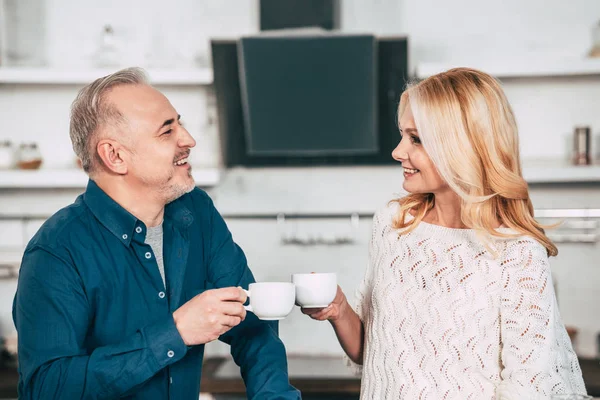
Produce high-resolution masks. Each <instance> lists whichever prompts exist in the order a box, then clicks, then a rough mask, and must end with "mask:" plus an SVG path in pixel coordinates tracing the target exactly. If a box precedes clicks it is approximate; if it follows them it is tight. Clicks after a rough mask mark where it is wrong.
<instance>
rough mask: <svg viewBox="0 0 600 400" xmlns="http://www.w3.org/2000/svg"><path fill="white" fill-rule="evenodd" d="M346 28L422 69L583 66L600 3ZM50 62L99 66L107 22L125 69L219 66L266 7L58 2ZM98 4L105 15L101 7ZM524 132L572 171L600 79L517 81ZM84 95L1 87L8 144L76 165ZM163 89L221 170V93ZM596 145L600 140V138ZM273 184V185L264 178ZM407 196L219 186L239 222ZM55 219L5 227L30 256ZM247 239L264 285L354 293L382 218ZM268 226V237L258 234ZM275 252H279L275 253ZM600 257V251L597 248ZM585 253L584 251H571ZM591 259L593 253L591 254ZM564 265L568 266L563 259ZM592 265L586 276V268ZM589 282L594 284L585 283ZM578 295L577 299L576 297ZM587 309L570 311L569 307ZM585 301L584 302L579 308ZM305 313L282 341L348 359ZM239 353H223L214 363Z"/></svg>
mask: <svg viewBox="0 0 600 400" xmlns="http://www.w3.org/2000/svg"><path fill="white" fill-rule="evenodd" d="M341 3H342V6H343V7H342V14H341V25H342V29H344V30H347V31H363V32H374V33H377V34H385V35H391V34H407V35H408V36H409V38H410V39H409V40H410V52H411V59H410V63H411V65H412V66H413V67H415V66H416V65H417V64H418V63H420V62H424V61H427V62H431V61H449V62H459V63H462V62H463V61H464V62H465V63H466V62H469V61H471V60H474V61H477V62H486V63H491V64H494V63H502V64H504V65H506V64H511V63H514V64H517V65H518V64H523V63H525V64H526V63H527V62H528V60H536V61H539V60H540V59H548V60H549V61H548V62H554V61H553V60H555V59H556V57H558V56H565V57H581V56H583V55H584V54H585V52H586V51H587V50H588V49H589V47H590V46H591V28H592V25H593V24H595V23H597V21H598V20H600V3H599V2H597V1H596V0H579V1H577V2H575V3H567V2H563V1H560V0H552V1H541V0H531V1H528V2H521V1H519V0H508V1H504V2H502V5H501V6H498V4H499V3H495V4H496V5H492V4H491V3H486V2H479V1H476V0H457V1H454V2H451V3H449V2H442V1H433V0H395V1H392V0H371V1H370V2H364V1H362V0H341ZM46 5H47V7H46V10H47V11H46V12H47V26H46V28H47V48H48V52H47V56H48V62H49V64H50V65H51V66H54V67H61V68H67V67H69V68H73V67H77V68H85V67H88V66H90V64H91V58H92V57H93V54H94V51H95V48H96V45H97V43H98V40H99V35H100V32H101V30H102V27H103V25H104V24H107V23H110V24H112V25H113V26H114V28H115V33H116V35H117V38H120V40H121V43H122V54H123V60H124V62H123V64H124V65H142V66H149V62H148V57H147V55H148V54H149V53H151V52H152V51H155V48H154V47H153V43H155V42H156V40H155V39H156V38H158V37H160V38H161V39H162V40H164V41H165V42H166V43H168V46H167V47H168V48H169V49H170V50H169V51H168V52H167V53H166V54H169V57H171V59H172V60H175V61H176V62H175V64H176V65H177V66H179V67H182V68H183V67H190V66H194V65H207V64H208V63H209V62H208V57H209V54H208V52H207V50H208V38H209V37H211V36H231V35H239V34H246V33H252V32H256V31H257V30H258V16H257V2H256V1H247V0H228V1H227V2H221V1H218V0H210V1H201V2H198V1H193V0H177V1H175V2H172V3H170V4H169V5H168V6H166V5H165V3H164V2H160V3H159V2H158V1H157V0H152V1H148V0H145V1H142V0H123V1H117V0H110V1H108V0H103V1H90V0H88V1H76V0H46ZM90 7H92V9H93V12H90V11H88V10H89V8H90ZM504 84H505V88H506V91H507V94H508V96H509V99H510V101H511V102H512V105H513V107H514V109H515V113H516V115H517V118H518V122H519V126H520V128H521V142H522V143H521V144H522V153H523V156H524V158H525V159H528V160H529V159H538V158H545V159H551V160H555V162H556V163H557V164H558V163H560V162H561V161H562V160H564V158H565V157H566V154H567V149H568V144H567V143H568V139H569V135H570V133H571V132H572V129H573V126H574V125H576V124H588V125H590V126H592V128H593V132H594V135H595V136H598V133H599V132H600V114H599V113H598V112H597V110H598V109H600V75H598V74H597V75H595V76H586V77H560V78H557V77H545V78H519V79H507V80H505V81H504ZM77 89H78V87H77V86H70V85H22V84H10V85H1V86H0V116H1V117H2V121H3V128H4V129H3V131H2V133H0V139H4V138H8V139H11V140H13V141H15V142H21V141H36V142H38V143H39V144H40V148H41V150H42V153H43V156H44V167H45V168H66V167H72V166H73V163H74V157H73V154H72V151H71V147H70V142H69V138H68V116H69V106H70V103H71V101H72V100H73V98H74V96H75V94H76V92H77ZM160 89H161V90H163V91H164V93H165V94H166V95H167V96H168V97H169V98H170V99H171V101H172V103H173V104H174V105H175V106H176V108H177V109H178V110H179V111H180V113H181V114H182V115H183V117H184V119H185V122H186V124H187V127H188V128H189V130H190V132H191V133H192V134H193V135H194V137H195V138H196V139H197V141H198V145H197V147H196V149H195V151H194V152H193V154H194V158H193V164H194V165H195V166H196V167H197V168H201V167H203V166H219V165H220V158H219V155H218V149H219V147H218V146H219V145H218V140H217V139H218V138H217V130H216V127H215V125H214V122H213V119H212V118H210V115H211V113H212V112H214V110H211V107H212V106H211V104H212V101H211V93H210V89H209V88H207V87H204V86H190V87H185V86H183V87H182V86H177V87H174V86H165V87H161V88H160ZM596 142H600V140H597V141H596ZM259 177H260V178H261V179H260V182H259ZM400 188H401V175H400V171H399V170H397V169H394V168H389V167H387V168H315V169H308V170H303V169H300V170H296V169H291V170H281V169H271V170H252V171H250V170H245V169H234V170H230V171H226V172H225V174H224V177H223V180H222V183H221V184H220V185H219V186H218V187H216V188H213V189H211V194H212V195H213V196H214V197H215V200H216V204H217V206H218V207H219V208H220V209H221V211H222V212H224V213H227V214H236V213H253V212H261V213H273V214H275V213H277V212H287V213H292V212H312V213H319V212H339V213H347V214H348V216H349V215H350V213H352V212H363V213H370V212H373V211H374V210H375V209H376V208H377V207H380V206H381V205H383V204H384V203H385V201H386V200H388V199H389V198H391V197H392V196H394V193H396V192H398V191H399V190H400ZM599 189H600V187H599V186H598V185H597V184H590V185H568V186H540V187H534V188H533V189H532V195H533V197H534V202H535V203H534V204H535V205H536V206H537V207H540V208H551V207H556V206H557V204H560V205H561V206H563V207H567V206H568V207H595V208H600V190H599ZM79 192H80V191H79V190H60V191H59V190H49V191H37V190H36V191H33V190H1V191H0V210H2V213H3V214H15V215H16V214H23V213H25V214H28V213H30V214H37V215H39V214H45V213H52V212H53V211H54V210H56V209H57V208H59V207H61V206H63V205H66V204H68V203H69V202H71V201H72V199H73V198H74V197H75V196H76V195H77V194H78V193H79ZM41 222H42V221H41V220H33V221H29V222H23V221H15V222H0V247H5V246H11V247H14V246H19V245H22V244H23V242H25V241H26V240H27V238H28V237H30V235H31V234H32V233H33V232H34V231H35V229H36V227H37V226H39V224H40V223H41ZM228 222H229V223H230V226H231V229H232V231H233V233H234V237H235V238H236V239H237V240H238V241H239V242H240V244H242V246H243V247H244V248H245V249H246V252H247V253H248V257H249V261H250V263H251V265H252V267H253V269H254V271H255V274H256V276H257V278H259V279H265V280H270V279H286V280H287V279H288V278H289V275H290V273H292V272H296V271H312V270H324V271H325V270H334V271H337V272H338V275H339V277H340V283H341V284H342V286H343V287H344V289H345V290H346V292H347V293H348V294H349V295H350V294H351V293H352V292H353V290H354V288H355V287H356V285H357V283H358V281H359V279H360V276H361V274H362V271H361V268H362V267H363V266H364V264H365V263H366V256H367V253H366V252H367V242H368V238H369V231H370V220H369V218H368V217H365V218H362V219H361V220H360V225H359V229H358V231H357V232H356V235H357V236H356V243H355V244H354V245H348V246H340V247H339V248H333V249H332V248H328V247H326V246H318V247H315V248H296V247H290V246H282V245H280V244H279V236H278V234H277V232H278V231H277V227H276V226H275V225H274V224H275V222H274V221H272V220H271V221H268V220H265V221H262V222H253V221H248V220H243V221H242V220H238V219H234V218H231V219H229V220H228ZM297 224H298V225H297V226H298V229H300V230H302V231H303V232H314V231H318V230H325V231H326V232H337V231H343V230H344V229H346V228H347V226H348V225H349V219H348V221H346V220H344V219H340V220H337V219H336V220H331V221H325V222H324V223H323V221H321V222H317V221H312V220H311V221H304V222H298V223H297ZM258 230H260V231H261V235H260V241H259V240H258V235H256V232H257V231H258ZM265 244H268V246H265ZM596 249H597V247H596ZM568 255H569V256H570V257H581V256H582V254H569V253H568ZM584 255H585V254H584ZM560 257H561V256H559V258H560ZM569 261H571V262H570V264H571V265H570V267H571V268H572V270H567V269H566V267H565V265H567V264H569V263H566V262H559V263H556V265H557V266H558V267H557V268H558V269H557V268H555V273H556V274H557V276H558V277H559V285H558V288H559V291H561V293H559V296H560V298H561V309H562V308H564V309H563V310H562V311H563V314H564V318H565V320H566V322H568V323H572V324H576V325H578V326H580V327H582V329H583V331H582V337H581V343H580V344H581V346H580V347H581V351H582V353H584V354H587V355H590V354H593V353H594V352H595V345H594V339H593V338H594V335H595V333H596V332H597V331H600V323H598V322H595V321H593V319H594V317H593V315H592V314H591V312H590V311H588V310H591V305H590V307H586V305H588V303H590V302H592V301H595V302H597V301H598V300H600V292H599V291H598V290H597V289H596V286H598V283H600V272H599V271H600V270H598V269H594V268H591V267H590V266H588V267H586V268H579V267H580V265H581V262H579V261H578V259H574V260H569ZM578 268H579V269H578ZM584 281H585V284H583V282H584ZM15 284H16V283H15V281H14V280H12V281H10V280H9V281H7V280H0V336H3V335H6V334H10V332H12V331H13V330H14V327H13V326H12V322H11V318H10V307H11V302H12V297H13V295H14V288H15ZM576 292H577V296H575V293H576ZM570 297H571V299H572V300H573V301H571V302H569V298H570ZM575 297H577V298H575ZM302 317H303V316H301V315H299V313H298V312H297V311H294V313H293V314H292V316H291V317H290V318H288V319H286V320H285V321H283V322H282V328H281V329H282V337H283V338H284V340H285V342H286V344H287V346H288V351H290V352H313V353H321V354H322V353H335V354H340V352H341V350H340V349H339V346H338V345H337V342H336V340H335V337H334V335H333V333H332V331H331V330H330V329H329V327H328V326H327V324H325V323H321V324H319V323H316V322H314V321H310V320H308V319H306V318H302ZM224 351H226V349H225V348H224V347H222V346H219V345H218V344H215V345H213V346H212V347H211V348H209V350H208V353H209V354H210V353H220V352H224Z"/></svg>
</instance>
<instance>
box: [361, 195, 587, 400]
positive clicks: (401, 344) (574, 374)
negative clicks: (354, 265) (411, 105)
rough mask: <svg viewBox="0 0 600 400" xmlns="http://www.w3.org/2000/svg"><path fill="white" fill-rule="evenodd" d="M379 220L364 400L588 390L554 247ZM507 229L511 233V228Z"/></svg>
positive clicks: (542, 395) (366, 287)
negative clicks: (564, 311) (557, 277)
mask: <svg viewBox="0 0 600 400" xmlns="http://www.w3.org/2000/svg"><path fill="white" fill-rule="evenodd" d="M397 209H398V205H397V204H396V203H393V204H391V205H389V206H387V207H385V208H383V209H382V210H380V211H379V212H377V213H376V215H375V217H374V219H373V236H372V240H371V245H370V251H369V260H370V262H369V265H368V267H367V271H366V273H365V277H364V280H363V282H362V283H361V285H360V287H359V288H358V290H357V302H356V307H355V310H356V312H357V313H358V315H359V317H360V319H361V320H362V321H363V323H364V327H365V349H364V360H363V366H362V389H361V398H362V399H411V400H412V399H420V400H425V399H430V400H432V399H436V400H438V399H461V400H464V399H538V398H539V399H547V398H549V397H550V395H551V394H555V393H585V387H584V384H583V379H582V376H581V370H580V367H579V363H578V360H577V356H576V354H575V352H574V351H573V348H572V345H571V342H570V340H569V336H568V334H567V332H566V330H565V327H564V325H563V323H562V321H561V318H560V315H559V311H558V306H557V302H556V296H555V294H554V288H553V285H552V278H551V273H550V266H549V263H548V256H547V253H546V249H545V248H544V247H543V246H542V245H540V244H539V243H538V242H537V241H535V240H534V239H532V238H529V237H524V236H523V237H519V238H511V239H493V241H492V243H493V245H494V247H495V248H496V251H497V253H498V255H497V257H494V255H493V254H492V253H491V252H490V251H489V250H488V249H486V247H485V246H484V245H483V244H482V243H481V241H480V240H479V239H478V237H477V235H476V233H475V231H474V230H470V229H452V228H446V227H441V226H438V225H432V224H428V223H424V222H421V223H420V224H419V225H418V226H417V228H416V229H415V230H413V231H412V232H411V233H408V234H402V235H400V234H399V231H398V230H397V229H394V228H393V227H392V226H391V224H392V219H393V217H394V216H395V215H396V213H397ZM499 231H503V232H505V233H510V232H511V231H510V230H508V229H506V228H500V229H499Z"/></svg>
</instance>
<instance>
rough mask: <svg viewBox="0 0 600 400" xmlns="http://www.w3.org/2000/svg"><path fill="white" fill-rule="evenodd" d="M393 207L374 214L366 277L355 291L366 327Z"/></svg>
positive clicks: (356, 370) (352, 364)
mask: <svg viewBox="0 0 600 400" xmlns="http://www.w3.org/2000/svg"><path fill="white" fill-rule="evenodd" d="M391 208H392V207H391V206H388V207H386V208H384V209H381V210H379V211H378V212H376V213H375V215H374V216H373V223H372V232H371V239H370V241H369V260H368V263H367V266H366V270H365V274H364V277H363V279H362V281H361V282H360V284H359V286H358V288H357V289H356V291H355V293H354V298H355V301H354V306H353V309H354V311H355V312H356V314H358V317H359V318H360V320H361V321H362V323H363V325H364V327H365V329H367V326H366V323H367V320H368V317H369V313H370V311H371V307H372V303H371V295H372V293H373V286H374V275H375V270H376V268H377V265H378V262H379V259H380V248H381V246H382V243H383V240H382V237H383V235H384V234H385V231H386V229H385V227H386V226H389V221H390V220H391V218H392V217H393V215H392V211H391ZM363 340H364V338H363ZM365 346H366V344H365ZM344 359H345V361H346V364H347V365H348V366H349V367H350V368H351V369H352V370H353V371H354V373H355V374H356V375H361V374H362V366H361V365H359V364H356V363H355V362H353V361H352V360H351V359H350V358H349V357H348V356H346V355H345V356H344Z"/></svg>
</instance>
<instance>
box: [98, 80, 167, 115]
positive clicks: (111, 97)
mask: <svg viewBox="0 0 600 400" xmlns="http://www.w3.org/2000/svg"><path fill="white" fill-rule="evenodd" d="M107 100H108V101H110V102H111V103H113V104H114V105H115V106H116V107H117V109H118V110H119V111H120V112H121V113H123V114H124V115H125V116H127V115H132V116H134V115H146V116H153V117H155V118H158V119H160V118H162V117H163V116H164V114H165V113H169V114H170V113H172V112H173V106H172V105H171V103H170V102H169V100H168V99H167V98H166V97H165V96H164V95H163V94H162V93H160V92H159V91H158V90H156V89H154V88H153V87H151V86H148V85H121V86H117V87H115V88H113V89H112V90H111V91H110V92H109V93H108V99H107Z"/></svg>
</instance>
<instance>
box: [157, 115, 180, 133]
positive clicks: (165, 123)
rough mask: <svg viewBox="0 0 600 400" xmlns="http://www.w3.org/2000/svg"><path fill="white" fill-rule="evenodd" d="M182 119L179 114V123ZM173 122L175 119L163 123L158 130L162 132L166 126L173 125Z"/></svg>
mask: <svg viewBox="0 0 600 400" xmlns="http://www.w3.org/2000/svg"><path fill="white" fill-rule="evenodd" d="M180 119H181V115H179V114H177V121H179V120H180ZM173 122H175V118H170V119H168V120H166V121H165V122H163V124H162V125H161V126H160V128H158V130H159V131H160V130H161V129H162V128H164V127H165V126H169V125H171V124H172V123H173Z"/></svg>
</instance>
